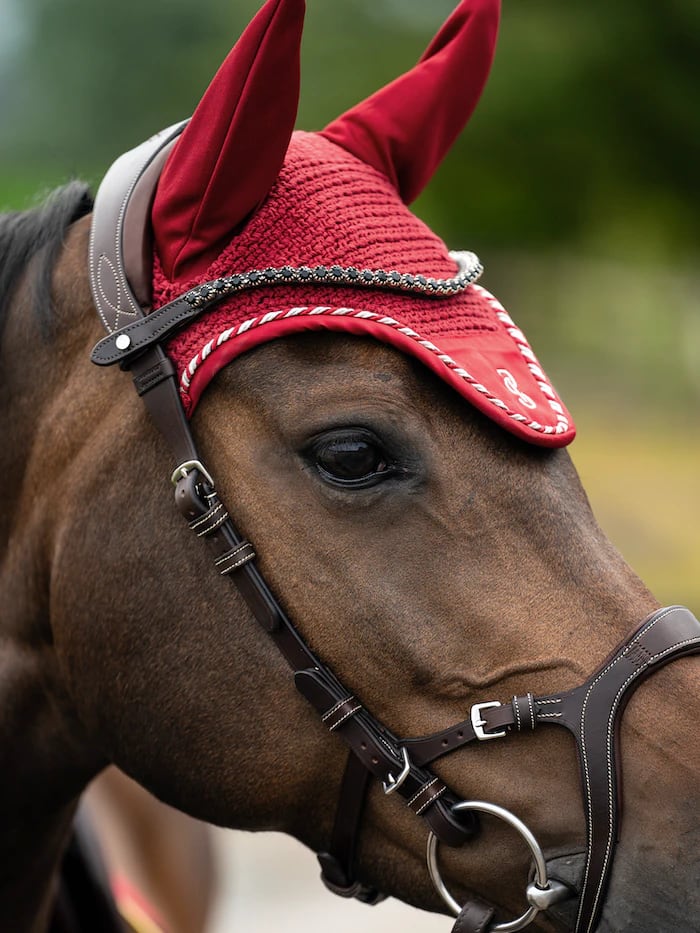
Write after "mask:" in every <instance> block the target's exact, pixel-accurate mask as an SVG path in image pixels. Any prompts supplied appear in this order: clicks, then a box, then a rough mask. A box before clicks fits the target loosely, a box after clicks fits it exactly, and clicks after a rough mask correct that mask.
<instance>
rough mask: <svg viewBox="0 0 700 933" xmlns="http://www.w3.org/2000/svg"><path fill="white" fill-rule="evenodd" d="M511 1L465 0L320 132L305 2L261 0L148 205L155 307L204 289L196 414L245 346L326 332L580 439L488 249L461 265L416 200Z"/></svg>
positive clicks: (194, 349) (547, 438)
mask: <svg viewBox="0 0 700 933" xmlns="http://www.w3.org/2000/svg"><path fill="white" fill-rule="evenodd" d="M499 12H500V0H462V2H461V3H459V5H458V6H457V8H456V9H455V11H454V13H453V14H452V16H450V18H449V19H448V21H447V22H446V23H445V25H444V26H443V28H442V29H441V30H440V32H439V33H438V35H437V37H436V38H435V39H434V40H433V42H432V43H431V44H430V46H429V48H428V50H427V51H426V53H425V55H424V56H423V57H422V58H421V60H420V61H419V62H418V64H417V65H416V66H415V68H414V69H413V70H412V71H410V72H408V73H407V74H406V75H404V76H403V77H401V78H399V79H397V80H396V81H394V82H393V83H391V84H389V85H388V86H387V87H386V88H384V89H383V90H380V91H378V92H377V93H376V94H374V95H373V96H371V97H370V98H368V99H367V100H366V101H364V102H363V103H361V104H359V105H358V106H357V107H355V108H353V109H351V110H350V111H348V112H347V113H346V114H344V115H343V116H341V117H340V118H338V119H337V120H335V121H334V122H332V123H331V124H330V125H329V126H327V127H326V129H325V130H323V131H322V132H321V133H293V132H292V129H293V125H294V120H295V118H296V110H297V102H298V93H299V49H300V44H301V33H302V25H303V18H304V2H303V0H268V2H267V3H266V4H265V5H264V6H263V7H262V9H261V10H260V12H259V13H258V15H257V16H256V17H255V19H254V20H253V21H252V23H251V24H250V26H249V27H248V28H247V29H246V31H245V33H244V34H243V36H242V37H241V39H240V40H239V42H238V43H237V44H236V46H235V48H234V49H233V50H232V52H231V53H230V55H229V56H228V58H227V59H226V61H225V62H224V65H223V66H222V68H221V69H220V71H219V72H218V74H217V75H216V77H215V78H214V81H213V82H212V84H211V86H210V87H209V89H208V90H207V92H206V94H205V96H204V98H203V100H202V102H201V103H200V105H199V106H198V107H197V110H196V112H195V114H194V116H193V117H192V120H191V121H190V123H189V124H188V126H187V128H186V129H185V131H184V132H183V134H182V136H181V137H180V139H179V141H178V142H177V144H176V146H175V148H174V149H173V151H172V153H171V155H170V157H169V158H168V162H167V164H166V167H165V169H164V171H163V173H162V176H161V179H160V182H159V186H158V190H157V193H156V198H155V202H154V205H153V211H152V220H153V228H154V237H155V243H156V256H155V259H154V271H153V299H154V306H155V307H159V306H161V305H163V304H166V303H167V302H170V301H173V300H174V299H176V298H179V297H180V296H181V295H183V293H185V292H186V291H188V290H190V289H196V292H195V295H196V300H197V301H198V302H200V301H201V303H203V304H206V305H207V307H208V308H209V309H208V310H206V311H204V312H203V313H202V314H201V315H200V316H199V317H198V318H197V319H196V320H195V321H194V322H193V323H191V324H190V325H189V326H187V327H186V328H185V329H184V330H182V331H180V332H178V333H177V334H176V335H175V336H174V337H172V338H171V339H170V340H169V342H168V344H167V352H168V355H169V356H170V358H171V359H172V361H173V363H174V364H175V366H176V368H177V370H178V373H179V375H180V392H181V396H182V401H183V405H184V407H185V411H186V412H187V414H188V415H191V413H192V411H193V410H194V408H195V406H196V404H197V402H198V400H199V398H200V397H201V394H202V392H203V391H204V389H205V388H206V386H207V385H208V384H209V382H210V381H211V380H212V379H213V378H214V376H215V375H216V373H217V372H218V371H219V370H220V369H221V368H222V367H223V366H225V365H227V364H228V363H229V362H230V361H231V360H233V359H235V358H236V357H237V356H239V355H240V354H241V353H245V352H247V351H248V350H252V349H254V348H255V347H256V346H258V345H259V344H261V343H263V342H266V341H269V340H273V339H277V338H283V337H285V336H288V335H290V334H294V333H300V332H303V331H307V330H319V329H323V330H326V331H333V332H339V333H341V334H344V335H348V334H356V335H359V336H363V337H367V336H372V337H374V338H376V339H378V340H381V341H383V342H385V343H387V344H390V345H391V346H393V347H395V348H396V349H398V350H400V351H402V352H404V353H408V354H410V355H412V356H414V357H417V358H418V359H419V360H420V361H421V362H422V363H424V364H425V365H426V366H427V367H429V368H430V369H431V370H432V371H433V372H434V373H435V374H436V375H437V376H439V377H440V378H441V379H443V380H444V381H445V382H447V383H448V385H450V386H451V387H452V388H453V389H455V390H456V391H457V392H459V393H460V394H461V395H462V396H463V397H464V398H465V399H467V400H468V401H469V402H470V403H471V404H472V405H474V406H475V407H476V408H478V409H479V410H480V411H481V412H483V413H484V414H486V415H487V416H488V417H489V418H491V419H492V420H493V421H495V422H496V423H497V424H499V425H501V427H503V428H505V429H506V430H507V431H510V432H511V433H512V434H515V435H517V436H518V437H520V438H522V439H524V440H527V441H530V442H531V443H535V444H542V445H545V446H552V447H561V446H563V445H565V444H568V443H569V442H570V441H571V440H572V439H573V437H574V434H575V429H574V426H573V423H572V421H571V417H570V415H569V414H568V412H567V411H566V409H565V408H564V406H563V404H562V402H561V400H560V399H559V397H558V396H557V394H556V393H555V391H554V389H553V388H552V386H551V385H550V383H549V381H548V379H547V377H546V375H545V374H544V371H543V370H542V368H541V367H540V365H539V363H538V362H537V359H536V358H535V356H534V354H533V352H532V350H531V348H530V346H529V344H528V342H527V340H526V338H525V336H524V335H523V333H522V332H521V331H520V330H519V329H518V328H517V327H516V326H515V324H514V323H513V321H512V320H511V318H510V317H509V315H508V313H507V312H506V311H505V309H504V308H503V307H502V306H501V305H500V304H499V303H498V301H497V300H496V299H495V298H494V297H493V296H492V295H490V294H489V293H488V292H487V291H486V290H485V289H484V288H482V287H481V286H480V285H477V284H476V279H477V278H478V277H479V275H480V273H481V271H482V270H481V266H480V264H479V262H478V260H477V259H476V257H475V256H474V255H473V254H471V253H465V254H461V258H460V259H459V264H458V261H457V260H456V258H455V256H453V255H451V254H450V253H449V252H448V250H447V248H446V246H445V244H444V243H443V242H442V240H440V239H439V237H437V236H436V235H435V234H434V233H433V232H432V231H431V230H429V229H428V228H427V227H426V226H425V224H423V223H422V222H421V221H420V220H419V219H418V218H417V217H415V215H414V214H412V213H411V212H410V211H409V210H408V208H407V207H406V204H407V203H408V202H410V201H411V200H412V199H413V198H415V197H416V196H417V195H418V193H419V192H420V191H421V189H422V188H423V187H424V185H425V184H427V182H428V181H429V179H430V177H431V175H432V174H433V172H434V171H435V169H436V167H437V165H438V164H439V162H440V161H441V160H442V158H443V156H444V155H445V154H446V152H447V151H448V149H449V147H450V146H451V144H452V143H453V141H454V139H455V137H456V136H457V135H458V133H459V132H460V130H461V129H462V127H463V126H464V124H465V123H466V122H467V120H468V118H469V116H470V115H471V113H472V111H473V109H474V107H475V106H476V103H477V101H478V99H479V96H480V94H481V91H482V89H483V86H484V84H485V82H486V78H487V75H488V71H489V68H490V66H491V61H492V58H493V51H494V44H495V39H496V30H497V26H498V18H499ZM467 220H468V218H466V219H465V223H466V221H467ZM210 302H214V303H213V304H212V305H211V306H209V303H210Z"/></svg>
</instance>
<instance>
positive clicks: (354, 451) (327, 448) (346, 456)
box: [309, 431, 396, 488]
mask: <svg viewBox="0 0 700 933" xmlns="http://www.w3.org/2000/svg"><path fill="white" fill-rule="evenodd" d="M309 455H310V459H311V461H312V462H313V463H314V464H315V466H316V468H317V469H318V471H319V473H320V474H321V478H322V479H324V480H325V481H326V482H329V483H333V484H334V485H336V486H345V487H356V488H364V487H367V486H374V485H375V484H376V483H379V482H381V481H382V480H384V479H388V478H389V477H390V476H393V475H394V473H395V472H396V470H395V468H394V466H393V464H392V463H391V461H390V459H389V457H388V455H387V453H386V452H385V451H384V450H383V449H382V446H381V444H380V443H379V441H377V440H376V438H374V437H373V436H372V435H371V434H369V432H365V431H334V432H332V433H330V434H325V435H324V436H323V437H320V438H317V439H316V440H315V441H314V443H313V444H312V446H311V449H310V451H309Z"/></svg>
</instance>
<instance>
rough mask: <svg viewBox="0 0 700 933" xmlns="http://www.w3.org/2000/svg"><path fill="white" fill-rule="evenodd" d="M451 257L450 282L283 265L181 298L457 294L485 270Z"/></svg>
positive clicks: (467, 257) (466, 256)
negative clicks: (325, 291) (351, 291)
mask: <svg viewBox="0 0 700 933" xmlns="http://www.w3.org/2000/svg"><path fill="white" fill-rule="evenodd" d="M450 257H451V258H452V259H454V260H455V262H456V263H457V265H458V266H459V273H458V274H457V275H456V276H454V277H453V278H450V279H436V278H431V277H429V276H425V275H412V274H410V273H407V272H396V271H391V272H385V271H384V270H383V269H356V268H355V267H354V266H338V265H333V266H296V267H295V266H282V267H280V268H268V269H255V270H253V271H251V272H241V273H239V274H237V275H229V276H226V277H225V278H220V279H214V280H213V281H211V282H206V283H205V284H204V285H198V286H197V287H196V288H193V289H190V291H189V292H187V293H186V294H185V295H183V296H182V297H183V298H184V299H185V300H186V301H187V302H188V303H189V304H191V305H192V307H195V308H196V307H199V306H200V305H202V304H207V303H209V302H210V301H212V299H219V298H224V297H227V296H228V295H235V294H236V293H237V292H243V291H248V290H249V289H252V288H261V287H264V286H266V285H287V284H289V285H308V284H311V283H317V282H320V283H322V284H324V285H351V286H354V287H357V286H361V287H369V288H384V289H395V290H398V291H409V292H416V293H418V294H421V295H433V296H444V295H456V294H458V293H459V292H461V291H464V289H465V288H467V286H468V285H471V284H472V283H473V282H476V281H477V279H478V278H479V277H480V276H481V274H482V272H483V271H484V267H483V266H482V265H481V263H480V262H479V257H478V256H477V255H476V254H475V253H470V252H467V251H461V252H457V251H454V252H451V253H450Z"/></svg>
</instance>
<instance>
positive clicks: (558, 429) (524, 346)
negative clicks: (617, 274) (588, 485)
mask: <svg viewBox="0 0 700 933" xmlns="http://www.w3.org/2000/svg"><path fill="white" fill-rule="evenodd" d="M470 287H471V288H473V289H474V290H475V291H477V292H478V293H479V294H480V295H481V296H482V297H483V298H485V299H486V301H488V303H489V304H490V305H491V307H492V308H493V310H494V311H495V312H496V316H497V317H498V320H499V321H500V322H501V323H502V324H504V325H505V326H506V332H507V333H508V335H509V336H510V338H511V339H512V340H513V342H514V344H515V345H516V347H517V348H518V350H519V351H520V353H521V354H522V356H523V358H524V359H525V361H526V363H527V366H528V368H529V370H530V372H531V373H532V374H533V376H534V377H535V380H536V382H537V384H538V386H539V388H540V391H541V392H542V395H543V397H544V399H545V401H546V402H547V404H548V405H549V407H550V408H551V409H552V411H553V412H554V414H555V415H556V420H557V423H556V425H543V424H540V423H539V421H534V420H532V419H530V418H528V417H527V416H526V415H523V414H520V412H516V411H512V410H511V408H510V407H509V406H508V404H507V402H505V401H504V400H503V399H502V398H499V397H498V396H496V395H494V394H493V393H492V392H490V391H489V390H488V389H487V388H486V387H485V386H483V385H482V384H481V383H480V382H478V381H477V380H476V379H475V378H474V377H473V376H472V375H471V374H470V373H468V372H467V370H466V369H464V368H462V367H461V366H459V365H458V364H457V363H456V362H455V361H454V360H453V359H452V358H451V357H450V356H448V355H447V354H446V353H443V352H442V351H441V350H440V349H439V347H436V346H435V344H434V343H431V341H430V340H424V339H423V338H422V337H421V336H420V335H419V334H417V333H416V332H415V331H413V330H411V328H409V327H406V326H405V325H403V324H401V322H400V321H396V320H394V318H391V317H386V316H384V315H381V314H375V313H374V312H372V311H353V310H351V309H350V308H329V307H326V306H315V307H306V306H304V307H299V308H291V309H290V310H288V311H270V312H267V313H266V314H263V315H261V316H260V317H256V318H249V319H248V320H247V321H243V323H241V324H238V325H237V326H235V327H229V328H227V329H226V330H224V331H222V332H221V333H220V334H219V335H218V337H215V338H212V339H210V340H209V341H208V342H207V343H206V344H205V345H204V346H203V347H202V349H201V350H200V351H199V352H198V353H196V354H195V356H193V357H192V359H191V360H190V362H189V363H188V364H187V366H186V367H185V369H184V370H183V371H182V373H181V375H180V392H181V394H182V395H187V394H188V390H189V387H190V383H191V381H192V377H193V376H194V374H195V373H196V371H197V370H198V369H199V367H200V366H201V364H202V362H203V361H204V360H205V359H206V358H207V357H208V356H209V355H210V354H211V353H212V352H213V348H216V347H220V346H222V345H223V344H224V343H227V342H228V341H229V340H231V339H235V338H236V337H237V336H239V335H240V334H243V333H245V332H246V331H249V330H253V329H255V328H259V327H264V326H265V325H266V324H270V323H272V322H273V321H278V320H285V319H286V318H293V317H302V316H303V317H314V316H318V315H326V314H327V315H329V316H333V315H339V314H342V315H343V316H344V317H353V318H358V319H360V320H366V321H374V322H375V323H377V324H381V325H382V326H383V327H388V328H391V329H392V330H397V331H399V332H400V333H401V334H403V335H404V336H405V337H408V338H409V339H410V340H413V341H415V343H417V344H418V345H419V346H421V347H422V348H423V349H425V350H428V351H429V352H430V353H433V354H434V355H435V356H437V358H438V359H439V360H440V361H441V362H442V363H444V364H445V366H447V368H448V369H451V370H452V372H453V373H455V375H457V376H459V377H460V378H461V379H463V380H464V381H465V382H468V383H469V385H470V386H471V387H472V388H473V389H474V390H475V391H477V392H479V393H480V394H481V395H483V396H484V398H485V399H487V400H488V401H489V402H491V404H492V405H495V406H496V407H497V408H498V409H500V410H501V411H502V412H503V413H504V414H505V415H507V416H508V417H509V418H512V419H513V420H514V421H518V422H519V423H520V424H523V425H525V426H526V427H528V428H529V429H530V430H531V431H536V432H537V433H539V434H550V435H551V434H564V433H565V432H566V431H568V430H569V427H570V424H569V420H568V418H567V417H566V416H565V415H564V409H563V408H562V407H561V404H560V403H559V402H558V401H556V393H555V392H554V389H553V388H552V387H551V385H550V384H549V383H548V382H546V381H545V380H546V377H545V374H544V372H543V371H542V369H541V367H540V366H539V363H538V362H537V358H536V357H535V355H534V353H533V352H532V349H531V347H530V344H529V343H528V342H527V340H526V339H525V335H524V334H523V332H522V331H521V330H519V328H517V327H516V325H515V323H514V322H513V320H512V318H511V317H510V315H509V314H508V312H507V311H506V309H505V308H504V307H503V305H502V304H501V303H500V301H498V299H497V298H494V296H493V295H492V294H491V293H490V292H488V291H487V290H486V289H485V288H484V287H483V286H481V285H477V284H472V285H471V286H470Z"/></svg>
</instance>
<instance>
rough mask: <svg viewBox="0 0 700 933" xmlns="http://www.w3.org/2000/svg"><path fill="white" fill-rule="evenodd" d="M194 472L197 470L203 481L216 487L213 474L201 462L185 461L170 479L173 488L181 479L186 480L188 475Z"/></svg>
mask: <svg viewBox="0 0 700 933" xmlns="http://www.w3.org/2000/svg"><path fill="white" fill-rule="evenodd" d="M192 470H196V471H197V472H198V473H201V474H202V477H203V479H205V480H206V482H207V483H208V484H209V485H210V486H213V485H214V480H213V479H212V478H211V474H210V473H209V471H208V470H207V468H206V467H205V466H204V464H203V463H201V462H200V461H199V460H185V462H184V463H181V464H180V465H179V466H178V467H177V468H176V469H175V470H174V471H173V475H172V476H171V477H170V482H171V483H172V484H173V486H177V484H178V482H179V481H180V480H181V479H184V478H185V477H186V476H187V474H188V473H190V472H191V471H192Z"/></svg>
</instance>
